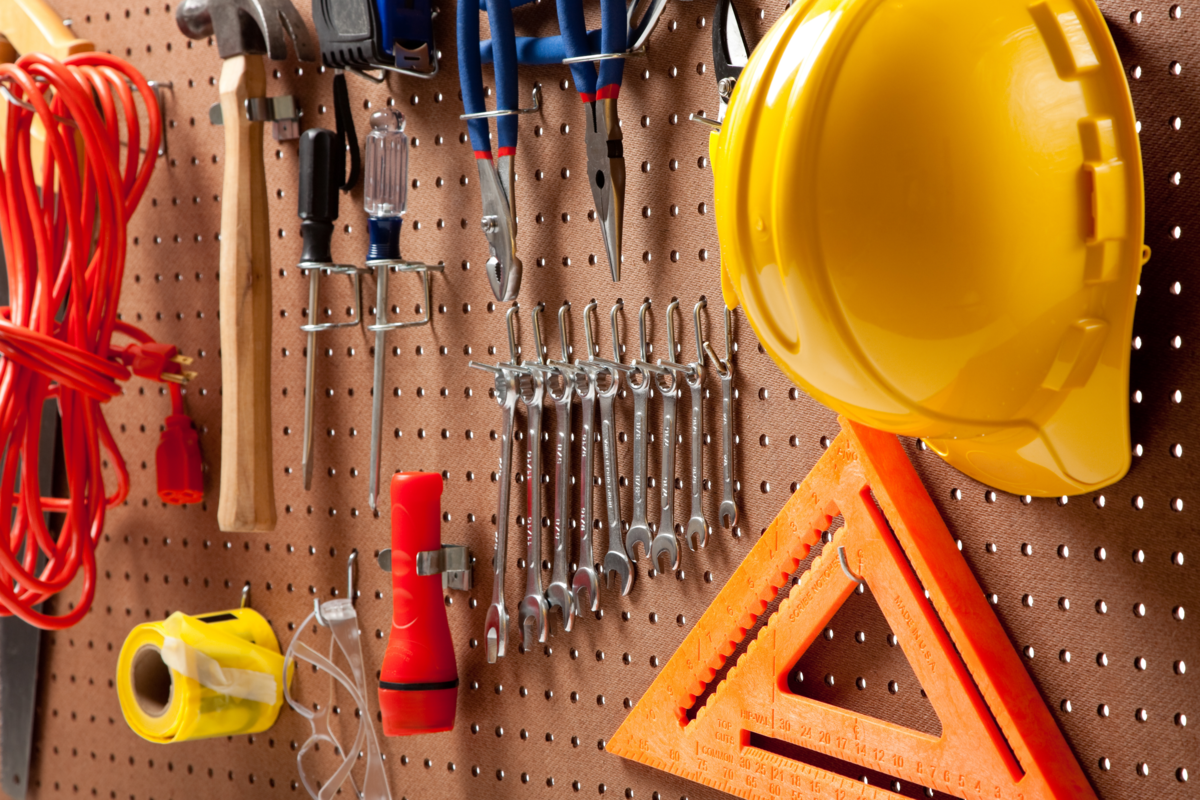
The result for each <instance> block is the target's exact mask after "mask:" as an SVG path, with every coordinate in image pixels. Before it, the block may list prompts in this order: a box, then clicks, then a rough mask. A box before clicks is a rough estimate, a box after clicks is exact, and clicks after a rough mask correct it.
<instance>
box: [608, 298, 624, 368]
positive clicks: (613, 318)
mask: <svg viewBox="0 0 1200 800" xmlns="http://www.w3.org/2000/svg"><path fill="white" fill-rule="evenodd" d="M624 310H625V301H624V300H622V299H621V298H619V297H618V298H617V302H616V305H614V306H613V307H612V311H610V312H609V313H608V321H609V322H610V323H612V346H613V361H615V362H616V363H618V364H621V363H624V362H622V361H621V324H620V322H618V321H617V312H618V311H624Z"/></svg>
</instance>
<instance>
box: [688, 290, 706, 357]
mask: <svg viewBox="0 0 1200 800" xmlns="http://www.w3.org/2000/svg"><path fill="white" fill-rule="evenodd" d="M706 308H708V300H707V299H706V298H705V297H704V295H701V296H700V302H698V303H696V307H695V308H693V309H692V324H693V325H694V326H695V328H696V363H698V364H699V365H700V366H702V367H703V366H704V333H703V324H704V319H703V318H702V317H701V314H700V312H701V311H703V310H704V309H706Z"/></svg>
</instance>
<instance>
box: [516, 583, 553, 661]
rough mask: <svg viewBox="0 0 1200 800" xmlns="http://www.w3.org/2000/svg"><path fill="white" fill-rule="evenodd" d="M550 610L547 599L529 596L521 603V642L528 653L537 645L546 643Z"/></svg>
mask: <svg viewBox="0 0 1200 800" xmlns="http://www.w3.org/2000/svg"><path fill="white" fill-rule="evenodd" d="M548 610H549V609H548V608H547V603H546V598H545V597H528V596H527V597H526V598H525V599H524V600H522V601H521V635H522V637H523V638H522V640H521V641H522V643H523V644H524V645H525V651H526V652H529V651H530V650H532V649H533V646H534V645H535V644H538V643H544V642H545V641H546V633H547V628H548V622H549V621H548V620H547V616H548V614H547V613H546V612H547V611H548Z"/></svg>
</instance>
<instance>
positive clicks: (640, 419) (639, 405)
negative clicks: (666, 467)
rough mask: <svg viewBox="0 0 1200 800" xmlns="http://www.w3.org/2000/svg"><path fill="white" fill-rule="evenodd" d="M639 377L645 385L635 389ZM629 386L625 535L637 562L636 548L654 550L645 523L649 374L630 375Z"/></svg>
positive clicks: (637, 370) (646, 551) (627, 547)
mask: <svg viewBox="0 0 1200 800" xmlns="http://www.w3.org/2000/svg"><path fill="white" fill-rule="evenodd" d="M634 374H638V375H640V376H641V378H642V382H641V383H639V384H637V385H636V386H635V385H634V383H633V380H632V377H633V375H634ZM629 386H630V388H631V389H632V390H633V521H632V522H630V523H629V532H628V533H627V534H626V535H625V552H626V553H627V554H628V555H629V559H630V560H631V561H634V562H636V561H637V545H639V544H640V545H641V546H642V553H643V554H645V555H649V553H650V547H651V539H650V525H649V523H648V522H647V521H646V500H647V497H646V448H647V439H648V437H647V435H646V406H647V404H648V402H649V400H650V386H651V377H650V373H649V372H647V371H646V370H644V369H641V368H634V369H633V370H631V371H630V380H629Z"/></svg>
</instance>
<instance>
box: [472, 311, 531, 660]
mask: <svg viewBox="0 0 1200 800" xmlns="http://www.w3.org/2000/svg"><path fill="white" fill-rule="evenodd" d="M518 310H519V307H518V306H517V305H516V304H514V305H513V307H512V308H510V309H509V310H508V313H507V315H506V322H507V323H508V352H509V362H508V363H507V364H498V365H496V366H494V367H493V366H491V365H490V364H480V363H478V362H475V361H472V362H470V366H471V367H474V368H475V369H481V370H484V371H486V372H490V373H492V376H493V377H494V379H495V382H496V403H497V404H498V405H499V406H500V410H501V416H502V420H503V427H502V430H501V433H500V477H499V481H498V483H499V494H500V496H499V499H498V500H497V503H496V549H495V553H494V554H493V555H492V570H493V573H494V576H493V580H492V604H491V605H490V606H488V610H487V617H486V618H485V620H484V623H483V632H484V641H485V642H486V643H487V660H488V663H489V664H495V663H496V659H497V658H504V655H505V653H506V652H507V650H508V609H507V608H506V607H505V605H504V573H505V570H506V569H507V566H508V517H509V512H508V503H509V495H510V493H511V492H510V490H511V488H512V440H513V429H514V427H515V424H516V416H517V402H518V401H519V400H520V396H521V390H520V385H519V384H520V380H521V378H522V375H523V373H524V372H525V370H523V369H521V366H520V363H519V361H518V358H517V345H516V337H515V336H514V334H513V317H514V315H515V314H516V313H517V311H518Z"/></svg>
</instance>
